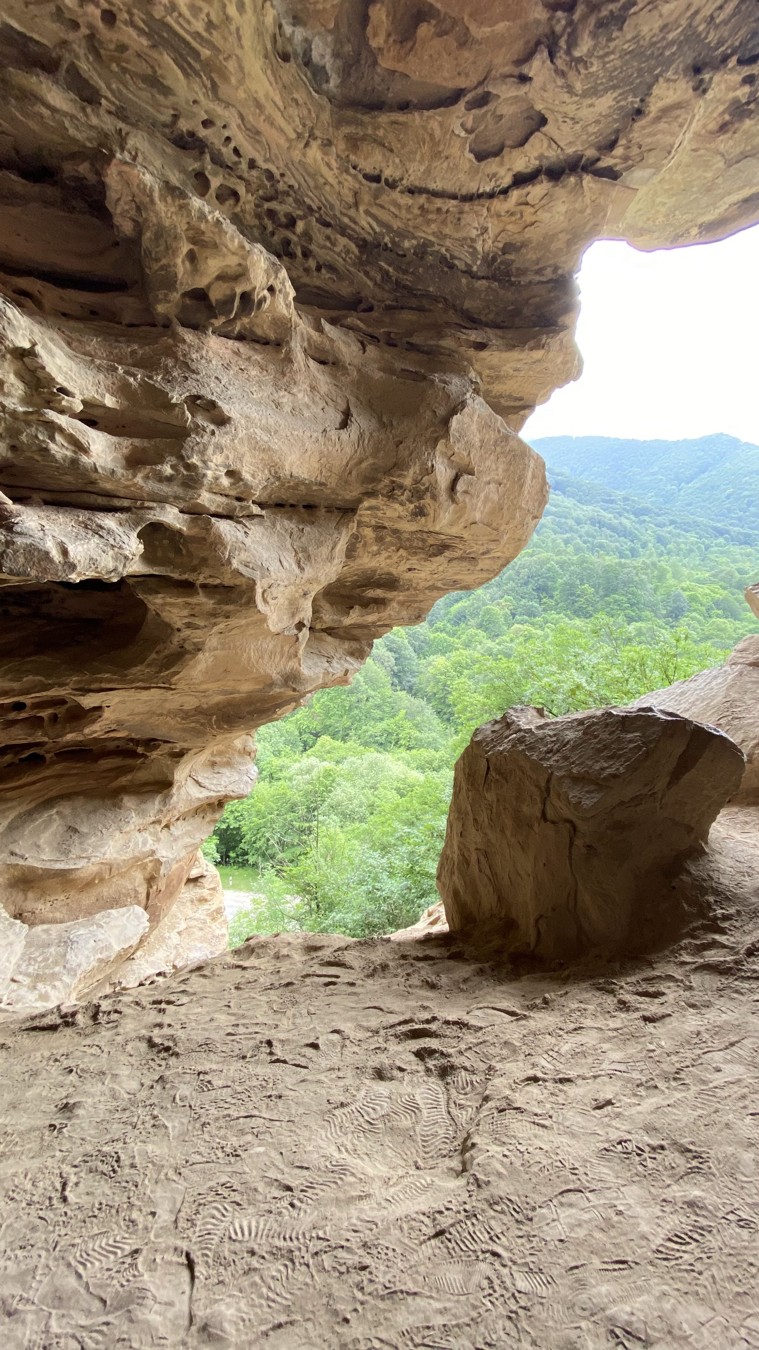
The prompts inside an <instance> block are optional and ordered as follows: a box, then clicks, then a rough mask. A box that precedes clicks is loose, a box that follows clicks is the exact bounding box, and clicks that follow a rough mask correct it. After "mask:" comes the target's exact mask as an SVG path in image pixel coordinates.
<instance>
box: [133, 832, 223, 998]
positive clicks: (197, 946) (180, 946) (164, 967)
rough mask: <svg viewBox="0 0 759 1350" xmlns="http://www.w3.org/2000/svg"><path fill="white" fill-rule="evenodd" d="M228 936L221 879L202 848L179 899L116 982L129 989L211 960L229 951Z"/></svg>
mask: <svg viewBox="0 0 759 1350" xmlns="http://www.w3.org/2000/svg"><path fill="white" fill-rule="evenodd" d="M228 937H229V930H228V927H227V916H226V913H225V909H224V892H223V891H222V889H221V878H220V877H219V874H218V872H217V871H216V868H215V867H213V866H212V864H211V863H209V862H208V861H207V860H206V859H205V858H204V857H203V856H202V854H200V853H199V854H198V855H197V857H196V859H195V862H194V863H193V866H192V868H191V870H190V875H189V876H188V878H187V880H186V882H185V884H184V886H183V887H182V890H181V892H180V894H179V897H178V899H177V900H175V901H174V904H173V905H172V907H171V909H170V910H169V911H168V913H167V914H166V915H164V917H163V919H161V921H160V923H159V924H158V925H157V926H156V927H155V928H153V929H152V930H151V932H150V934H149V935H148V937H146V938H145V940H144V942H142V943H141V945H140V947H139V949H138V950H137V951H136V952H135V953H134V954H133V955H132V956H130V957H128V958H127V960H126V961H124V963H123V964H122V965H121V966H120V967H119V969H118V971H117V973H116V977H115V983H116V984H117V985H118V986H119V987H120V988H126V989H130V988H132V987H133V986H134V985H137V984H142V983H143V981H145V980H148V979H151V978H153V977H154V976H157V975H168V974H171V972H172V971H174V970H180V969H182V968H183V967H184V966H195V965H197V964H198V963H199V962H200V961H208V960H210V958H211V957H212V956H218V955H219V953H220V952H223V951H226V949H227V945H228Z"/></svg>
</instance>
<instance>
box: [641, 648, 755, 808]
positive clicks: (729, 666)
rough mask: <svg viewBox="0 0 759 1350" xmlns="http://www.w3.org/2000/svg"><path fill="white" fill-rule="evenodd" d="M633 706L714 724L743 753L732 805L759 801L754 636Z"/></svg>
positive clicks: (644, 697)
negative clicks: (717, 663)
mask: <svg viewBox="0 0 759 1350" xmlns="http://www.w3.org/2000/svg"><path fill="white" fill-rule="evenodd" d="M632 706H633V707H634V708H665V709H666V710H667V711H668V712H675V713H681V714H682V716H683V717H692V718H694V719H695V720H696V721H699V722H706V723H708V724H709V726H713V727H719V729H720V731H724V732H725V734H726V735H727V736H729V737H730V738H731V740H733V741H735V743H736V745H739V746H740V748H741V750H742V751H743V753H744V755H745V756H746V767H745V770H744V773H743V778H742V780H741V783H740V785H739V786H738V787H737V789H736V791H735V792H734V793H733V795H732V798H731V802H732V805H733V806H753V805H756V806H759V637H747V638H744V639H743V641H742V642H739V643H738V646H737V647H736V648H735V649H734V651H732V652H731V653H730V655H729V657H728V658H727V661H726V662H725V664H724V665H723V666H717V667H715V668H714V669H712V670H704V671H701V672H700V673H699V674H698V675H692V676H691V678H690V679H688V680H678V681H677V683H676V684H672V685H670V686H669V688H668V689H657V690H656V692H655V693H653V694H645V695H644V696H643V698H639V699H637V700H636V701H635V703H634V704H633V705H632Z"/></svg>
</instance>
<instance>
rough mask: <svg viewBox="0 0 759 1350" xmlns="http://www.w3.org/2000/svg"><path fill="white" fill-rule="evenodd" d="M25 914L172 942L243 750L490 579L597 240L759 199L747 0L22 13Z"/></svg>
mask: <svg viewBox="0 0 759 1350" xmlns="http://www.w3.org/2000/svg"><path fill="white" fill-rule="evenodd" d="M0 53H1V56H0V59H1V61H2V70H1V71H0V93H1V95H2V97H0V290H1V292H2V297H3V298H2V310H1V314H0V360H1V362H2V396H1V403H0V417H1V418H2V423H3V426H2V439H1V440H0V583H1V584H2V600H1V602H0V607H1V608H2V619H3V623H2V630H1V631H0V662H1V664H0V682H1V685H2V687H1V689H0V697H1V698H2V699H3V700H4V701H3V703H2V707H1V708H0V716H1V718H2V736H3V742H4V747H5V748H4V751H3V763H2V781H1V782H0V789H1V794H0V850H1V852H2V859H3V862H2V865H1V866H0V894H2V898H3V902H4V904H5V906H6V909H7V910H8V912H9V914H10V915H11V917H12V918H14V919H17V920H21V921H23V922H25V923H31V924H38V923H42V922H48V921H51V920H53V921H63V920H68V919H71V918H73V917H79V916H87V915H92V914H95V913H97V912H99V911H100V910H103V909H113V908H119V907H123V906H131V905H138V906H139V907H141V908H143V909H145V910H147V913H148V916H149V919H150V922H151V924H152V925H153V926H154V927H155V925H157V924H158V923H160V922H161V921H162V920H163V919H164V918H165V916H166V915H167V913H168V912H169V911H170V910H171V908H172V906H173V905H174V903H175V901H176V899H177V897H178V896H179V895H180V892H181V891H182V887H183V885H184V883H185V880H186V878H187V876H188V873H189V871H190V869H191V867H192V865H193V859H194V858H195V855H196V850H197V846H198V844H199V842H200V840H201V839H202V838H203V836H204V835H205V834H206V833H208V831H209V830H210V828H211V826H212V824H213V822H214V820H215V818H216V817H217V815H218V813H219V812H220V810H221V808H222V806H223V804H224V802H225V801H226V800H228V799H229V798H230V797H234V796H238V795H242V794H244V793H245V792H246V791H247V790H248V788H249V787H250V784H251V781H252V770H251V767H250V760H251V743H250V740H249V734H250V732H251V731H252V730H253V729H255V727H256V726H257V725H260V724H261V723H263V722H266V721H268V720H270V719H271V718H273V717H276V716H278V715H280V714H281V713H282V712H284V711H286V710H287V709H288V708H290V707H292V706H294V704H295V703H297V701H298V700H299V699H300V698H302V697H303V696H304V695H305V694H307V693H308V692H309V691H310V690H313V689H315V688H318V687H320V686H323V685H327V684H331V683H339V682H342V681H345V680H347V679H349V678H350V676H351V674H352V672H353V671H355V669H356V668H357V666H358V664H359V663H360V662H361V661H362V659H363V658H364V657H365V656H366V654H367V652H368V650H369V646H370V644H371V641H372V639H373V638H374V637H375V636H377V635H378V634H380V633H383V632H384V631H386V630H387V629H388V628H389V627H391V626H392V625H394V624H396V623H411V622H415V621H417V620H418V619H420V618H421V617H422V616H423V615H424V613H425V612H426V611H427V609H428V608H429V607H430V605H431V604H432V603H433V601H434V600H435V598H436V597H437V596H439V595H441V594H442V593H444V592H446V591H449V590H451V589H454V588H458V587H462V586H474V585H477V584H479V583H481V582H482V581H484V580H485V579H487V578H488V577H490V576H492V575H493V574H495V573H496V572H497V571H498V570H499V569H500V568H501V567H502V566H503V565H504V564H505V563H507V562H508V561H509V560H510V559H511V558H513V557H514V556H515V555H516V554H517V553H518V552H519V550H520V549H521V548H522V547H523V546H524V544H525V543H526V542H527V540H528V539H529V537H530V534H531V532H532V530H533V528H534V526H535V524H536V522H537V520H538V519H539V516H540V514H541V511H542V509H543V505H544V502H545V492H546V489H545V480H544V474H543V468H542V465H541V463H540V461H539V459H538V458H537V456H535V455H534V454H533V453H532V452H531V451H530V450H529V448H528V447H527V446H525V445H524V443H523V442H521V441H520V440H519V438H518V436H517V434H516V431H517V430H518V429H519V427H520V426H521V425H522V423H523V421H524V419H525V417H526V415H527V414H528V412H529V411H530V409H531V408H532V407H533V406H534V404H535V403H536V402H537V401H539V400H541V399H544V398H545V397H546V396H547V395H548V394H549V393H550V392H551V390H552V389H553V388H554V387H555V386H556V385H557V384H560V383H562V382H564V381H565V380H567V379H569V378H572V376H573V375H575V374H576V372H577V369H578V363H577V355H576V352H575V348H574V343H573V339H572V331H573V324H574V319H575V310H576V295H575V286H574V282H573V274H574V271H575V270H576V267H577V264H578V261H579V258H580V255H581V252H582V250H583V249H584V248H585V246H586V245H587V244H588V243H589V242H590V241H591V240H592V239H594V238H596V237H598V236H600V235H604V236H610V235H611V236H620V237H622V236H624V237H627V238H629V239H631V240H632V241H633V242H635V243H637V244H639V245H641V246H642V247H655V246H660V245H670V244H678V243H686V242H691V241H695V240H707V239H711V238H716V237H718V236H720V235H723V234H726V233H729V232H730V231H731V230H734V229H737V228H739V227H741V226H743V225H745V224H748V223H749V222H751V221H752V220H754V219H756V218H757V216H759V201H758V200H757V193H756V182H757V169H758V167H759V137H758V136H757V131H756V119H755V118H754V117H753V111H754V107H755V101H756V87H755V74H754V69H755V66H756V63H757V60H759V34H757V30H756V15H755V5H754V4H753V3H752V0H723V2H722V3H719V2H717V0H698V2H697V3H695V4H694V3H688V4H686V3H684V0H663V3H661V4H659V5H657V6H655V7H654V6H651V5H647V4H645V3H643V0H637V2H636V0H624V3H623V2H622V0H618V2H617V3H609V4H606V5H603V6H601V7H599V6H598V5H597V4H595V3H590V0H578V3H573V0H544V2H543V3H539V0H524V3H520V4H519V5H516V6H510V5H509V6H506V5H493V4H492V3H490V0H487V2H485V0H440V3H438V4H426V3H425V4H423V5H421V6H409V5H407V4H405V3H402V0H374V2H373V3H369V4H366V3H363V0H361V3H359V2H358V0H318V3H317V2H316V0H315V2H314V3H309V4H297V5H296V4H294V3H291V0H262V3H257V4H251V5H248V6H245V7H242V6H236V5H232V4H226V3H223V2H222V0H219V2H218V3H214V4H213V5H211V6H207V5H203V6H200V7H197V6H192V5H189V4H186V3H184V0H177V3H175V4H173V5H171V6H168V5H164V4H162V3H150V4H145V3H142V0H140V3H136V2H135V3H133V4H132V3H128V2H127V0H118V2H116V0H114V3H113V4H112V5H109V6H107V7H104V6H101V5H98V4H87V5H85V6H80V5H74V4H73V3H67V0H64V3H62V4H60V5H58V6H56V7H52V6H48V7H43V8H42V9H40V7H39V6H37V5H34V4H31V3H25V2H24V0H9V3H8V4H7V5H6V7H5V19H4V22H3V27H2V41H1V42H0Z"/></svg>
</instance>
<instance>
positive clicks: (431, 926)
mask: <svg viewBox="0 0 759 1350" xmlns="http://www.w3.org/2000/svg"><path fill="white" fill-rule="evenodd" d="M447 932H448V920H447V919H446V917H445V910H444V908H443V905H442V903H441V902H440V901H438V903H437V904H436V905H430V906H429V907H428V908H427V909H425V911H424V913H423V915H422V916H421V918H420V919H417V921H416V923H412V924H411V925H410V926H409V927H408V928H397V929H396V930H395V932H394V933H390V935H389V936H390V941H391V942H416V941H417V940H418V939H419V938H426V937H432V936H435V935H437V936H438V937H440V936H441V935H442V934H443V933H447Z"/></svg>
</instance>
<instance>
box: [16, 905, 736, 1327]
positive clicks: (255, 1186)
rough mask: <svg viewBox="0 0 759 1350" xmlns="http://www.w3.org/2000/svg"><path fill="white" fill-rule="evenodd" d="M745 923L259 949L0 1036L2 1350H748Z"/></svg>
mask: <svg viewBox="0 0 759 1350" xmlns="http://www.w3.org/2000/svg"><path fill="white" fill-rule="evenodd" d="M757 936H759V915H757V911H756V910H750V911H748V912H747V911H744V912H743V913H742V914H741V915H740V916H738V917H737V918H736V917H735V916H733V918H732V919H731V920H729V921H727V920H724V919H723V922H721V923H718V924H715V925H714V926H713V927H712V928H711V929H710V930H709V931H704V930H700V931H698V932H696V933H695V934H691V935H690V936H689V937H688V938H687V939H685V940H684V941H683V942H682V943H681V944H680V946H679V947H678V948H677V950H675V951H671V952H669V953H667V954H666V955H664V956H660V957H656V958H650V959H648V960H646V961H644V962H639V963H638V964H637V965H635V966H628V967H627V968H622V967H619V966H614V965H608V966H606V967H602V966H596V967H588V968H586V969H585V970H582V971H574V972H571V973H570V972H566V971H565V972H555V973H542V974H541V973H536V972H534V971H533V972H529V971H527V972H525V971H522V972H521V973H520V972H515V971H508V970H506V969H504V968H503V967H499V966H496V965H493V964H491V963H489V962H487V961H483V960H477V959H476V958H474V957H473V956H472V954H471V953H470V954H468V955H467V953H465V952H464V951H463V949H462V947H461V945H460V944H459V943H458V942H457V941H456V940H454V939H453V938H451V937H437V938H432V939H428V940H426V941H423V942H415V943H414V942H408V943H391V942H389V941H387V940H382V939H379V940H374V941H367V942H353V941H351V940H349V939H347V938H342V937H336V936H326V937H315V936H314V937H312V936H300V935H299V936H286V937H277V938H256V939H253V940H252V941H251V942H249V943H248V944H246V945H245V946H244V947H242V948H240V949H239V950H238V951H237V952H236V953H230V954H229V955H225V956H223V957H220V958H218V959H217V960H216V961H213V962H211V963H209V964H207V965H205V966H201V967H198V968H196V969H194V970H192V971H186V972H183V973H182V974H181V975H178V976H176V977H174V978H172V979H171V980H168V981H166V982H163V983H157V984H154V985H151V986H145V987H142V988H141V989H138V990H135V991H132V992H130V993H126V994H114V995H109V996H107V997H104V998H101V999H100V1000H98V1001H96V1002H95V1003H93V1004H90V1005H88V1006H86V1007H84V1008H81V1009H79V1010H76V1011H74V1010H71V1011H66V1010H64V1011H63V1012H55V1013H52V1014H37V1015H36V1016H34V1017H30V1018H28V1019H26V1021H25V1022H23V1023H22V1024H20V1025H18V1024H13V1023H10V1022H9V1023H6V1024H4V1025H3V1026H2V1027H0V1040H2V1061H3V1063H2V1074H3V1078H2V1082H3V1107H2V1119H1V1120H0V1140H1V1143H2V1153H1V1161H0V1193H1V1194H2V1199H3V1203H2V1211H1V1214H2V1233H1V1237H0V1280H1V1288H0V1295H1V1299H0V1344H1V1345H2V1347H3V1348H4V1350H16V1347H18V1350H22V1348H23V1350H78V1348H80V1347H83V1348H84V1350H95V1347H98V1348H100V1347H102V1350H113V1348H115V1347H130V1348H131V1347H154V1346H161V1347H170V1348H171V1350H175V1347H185V1346H187V1347H200V1346H203V1347H205V1346H209V1347H211V1346H219V1347H224V1346H234V1347H245V1350H247V1348H248V1347H257V1346H267V1347H269V1346H271V1347H281V1348H283V1350H284V1348H286V1350H306V1347H307V1348H308V1350H315V1348H316V1347H333V1346H335V1347H346V1350H348V1348H350V1350H370V1347H371V1348H372V1350H373V1348H374V1347H393V1348H395V1347H403V1348H404V1350H405V1347H425V1350H443V1348H444V1347H445V1348H448V1347H450V1348H452V1350H453V1348H455V1350H480V1348H482V1350H485V1347H498V1348H500V1347H504V1346H512V1345H514V1346H532V1347H539V1348H540V1350H585V1347H596V1346H598V1347H601V1346H603V1347H608V1346H616V1347H628V1348H629V1350H641V1348H642V1347H661V1348H662V1350H674V1348H675V1347H680V1346H687V1347H694V1348H695V1347H697V1348H698V1350H729V1348H732V1347H738V1346H740V1347H759V1188H758V1187H757V1180H758V1171H759V1169H758V1167H757V1141H758V1139H759V1091H758V1088H759V1074H758V1070H757V1066H758V1064H759V956H758V953H759V942H757V940H756V939H757Z"/></svg>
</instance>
